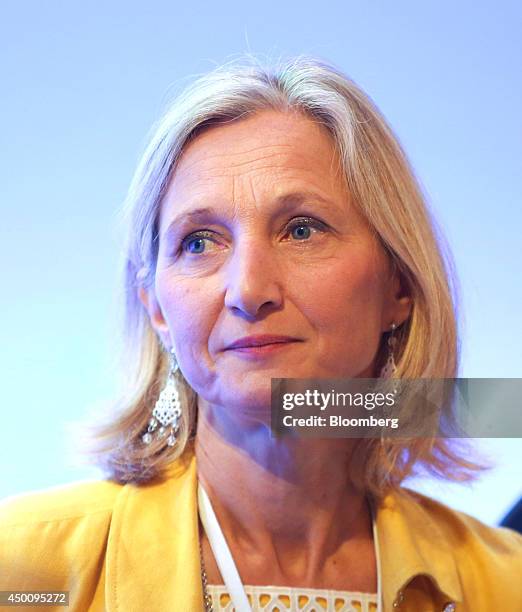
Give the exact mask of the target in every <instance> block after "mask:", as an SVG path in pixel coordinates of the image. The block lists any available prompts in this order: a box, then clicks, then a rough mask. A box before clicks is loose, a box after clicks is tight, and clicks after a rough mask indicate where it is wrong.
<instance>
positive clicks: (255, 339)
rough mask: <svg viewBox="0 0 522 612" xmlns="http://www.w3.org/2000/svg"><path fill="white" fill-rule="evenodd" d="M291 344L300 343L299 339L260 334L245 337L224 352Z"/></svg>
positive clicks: (230, 345) (228, 346) (229, 345)
mask: <svg viewBox="0 0 522 612" xmlns="http://www.w3.org/2000/svg"><path fill="white" fill-rule="evenodd" d="M290 342H300V340H299V339H298V338H293V337H291V336H275V335H269V334H260V335H256V336H244V337H243V338H239V340H235V341H234V342H232V343H231V344H228V345H227V346H226V347H225V348H224V349H223V350H225V351H231V350H237V349H252V348H260V347H265V346H266V347H267V348H268V347H274V346H275V345H277V344H288V343H290Z"/></svg>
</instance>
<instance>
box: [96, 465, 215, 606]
mask: <svg viewBox="0 0 522 612" xmlns="http://www.w3.org/2000/svg"><path fill="white" fill-rule="evenodd" d="M168 476H169V477H168V478H166V479H165V480H161V481H157V482H153V483H150V484H146V485H139V486H136V485H130V484H129V485H126V486H125V487H123V490H122V492H121V494H120V495H119V496H118V500H117V503H116V505H115V508H114V514H113V520H112V524H111V530H110V533H109V540H108V545H107V547H108V548H107V581H106V602H107V607H108V610H110V611H111V612H112V611H116V610H119V611H122V612H134V611H136V612H142V611H143V610H151V611H156V610H157V611H160V610H161V611H163V610H176V611H178V610H179V611H180V612H195V611H197V610H201V609H202V603H203V593H202V587H201V574H200V560H199V535H198V510H197V494H196V491H197V489H196V483H197V477H196V462H195V458H194V456H193V454H191V453H185V458H184V459H180V460H178V461H176V462H174V463H173V464H172V466H171V468H170V469H169V472H168Z"/></svg>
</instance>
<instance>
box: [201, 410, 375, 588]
mask: <svg viewBox="0 0 522 612" xmlns="http://www.w3.org/2000/svg"><path fill="white" fill-rule="evenodd" d="M238 430H240V434H238ZM353 442H354V441H353V440H347V439H315V438H297V437H288V436H287V437H281V438H273V437H272V436H271V432H270V429H269V428H268V427H267V426H266V424H261V423H254V422H252V423H250V424H242V426H238V423H237V421H234V422H230V421H229V419H228V418H227V414H226V411H224V410H222V409H220V408H215V407H209V406H205V405H201V403H200V408H199V417H198V431H197V436H196V458H197V465H198V477H199V479H200V481H201V482H202V484H203V486H204V487H205V489H206V491H207V493H208V495H209V497H210V500H211V502H212V505H213V507H214V510H215V512H216V515H217V518H218V521H219V523H220V526H221V528H222V530H223V532H224V534H225V537H226V539H227V542H228V543H229V545H230V547H231V549H232V551H233V554H234V550H235V552H236V553H237V554H241V551H245V554H247V553H246V551H248V550H250V551H251V550H254V551H256V555H257V557H258V558H259V559H264V560H265V562H266V565H267V566H268V567H273V568H278V572H279V575H281V576H282V578H281V579H282V580H283V579H286V580H287V581H289V580H292V576H293V578H295V579H296V580H298V581H300V582H301V584H302V583H303V581H307V582H308V583H313V582H317V576H319V575H320V572H321V571H322V570H323V569H324V568H325V566H326V564H327V562H328V561H329V560H330V561H333V562H334V563H335V559H337V561H339V558H340V556H341V557H342V556H343V555H344V556H345V555H346V553H347V551H348V549H349V548H350V547H352V548H353V546H354V545H355V546H359V547H360V543H361V541H364V542H366V543H367V542H368V540H369V542H370V543H371V541H372V533H371V519H370V514H369V508H368V504H367V500H366V499H365V496H364V495H363V494H362V493H361V492H359V491H357V490H356V489H355V488H354V487H353V486H352V485H351V484H350V482H349V479H348V463H349V460H350V458H351V452H352V450H353ZM352 552H353V551H352ZM234 556H236V554H234ZM261 571H262V570H261ZM274 579H275V578H274ZM265 584H266V582H265Z"/></svg>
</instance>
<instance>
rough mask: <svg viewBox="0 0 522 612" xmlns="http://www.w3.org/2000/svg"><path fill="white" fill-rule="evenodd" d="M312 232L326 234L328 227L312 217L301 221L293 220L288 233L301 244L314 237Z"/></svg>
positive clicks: (288, 227) (303, 218)
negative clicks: (316, 231)
mask: <svg viewBox="0 0 522 612" xmlns="http://www.w3.org/2000/svg"><path fill="white" fill-rule="evenodd" d="M312 230H318V231H321V232H324V231H326V225H325V224H324V223H322V222H321V221H318V220H317V219H312V218H311V217H300V218H299V219H293V220H292V221H291V222H290V224H289V225H288V226H287V231H288V233H290V234H291V236H292V238H294V239H295V240H297V241H299V242H303V241H305V240H308V239H309V238H310V237H311V236H312Z"/></svg>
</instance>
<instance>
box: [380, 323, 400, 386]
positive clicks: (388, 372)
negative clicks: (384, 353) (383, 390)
mask: <svg viewBox="0 0 522 612" xmlns="http://www.w3.org/2000/svg"><path fill="white" fill-rule="evenodd" d="M396 329H397V325H396V323H395V322H393V323H392V324H391V326H390V331H391V333H390V335H389V337H388V342H387V344H388V359H387V360H386V363H385V364H384V366H383V368H382V370H381V378H391V377H392V376H393V375H394V374H395V372H396V371H397V366H396V365H395V359H394V356H393V352H394V349H395V345H396V344H397V338H396V337H395V335H394V334H395V330H396Z"/></svg>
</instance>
